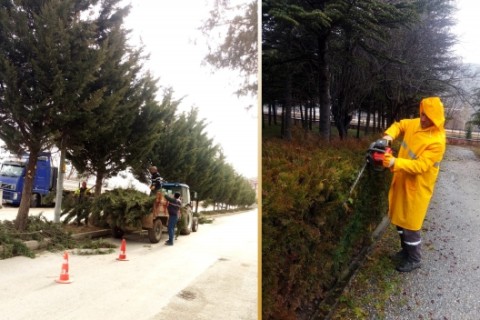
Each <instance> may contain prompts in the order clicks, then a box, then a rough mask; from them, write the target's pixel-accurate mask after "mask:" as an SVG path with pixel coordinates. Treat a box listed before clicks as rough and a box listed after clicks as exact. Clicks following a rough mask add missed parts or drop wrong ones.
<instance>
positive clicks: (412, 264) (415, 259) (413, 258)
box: [396, 244, 422, 272]
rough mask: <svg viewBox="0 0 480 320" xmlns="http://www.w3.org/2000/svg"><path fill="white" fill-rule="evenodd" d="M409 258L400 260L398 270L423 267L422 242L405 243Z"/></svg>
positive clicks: (407, 270)
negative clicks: (421, 261)
mask: <svg viewBox="0 0 480 320" xmlns="http://www.w3.org/2000/svg"><path fill="white" fill-rule="evenodd" d="M405 248H406V251H407V253H408V258H407V259H405V260H404V261H402V262H400V263H399V264H398V266H397V268H396V269H397V271H400V272H410V271H413V270H415V269H418V268H420V267H421V263H420V260H421V257H422V256H421V252H420V251H421V244H418V245H416V246H410V245H407V244H405Z"/></svg>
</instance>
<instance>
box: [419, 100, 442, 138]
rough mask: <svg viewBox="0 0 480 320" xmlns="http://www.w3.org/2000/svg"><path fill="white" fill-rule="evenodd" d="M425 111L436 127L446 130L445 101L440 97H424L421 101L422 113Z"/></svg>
mask: <svg viewBox="0 0 480 320" xmlns="http://www.w3.org/2000/svg"><path fill="white" fill-rule="evenodd" d="M422 112H424V113H425V114H426V115H427V117H428V118H429V119H430V120H432V122H433V124H434V125H435V127H437V128H438V129H439V130H441V131H443V130H444V127H443V126H444V124H445V116H444V110H443V103H442V101H441V100H440V98H439V97H429V98H425V99H422V101H421V102H420V114H422Z"/></svg>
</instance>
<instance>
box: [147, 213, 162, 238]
mask: <svg viewBox="0 0 480 320" xmlns="http://www.w3.org/2000/svg"><path fill="white" fill-rule="evenodd" d="M162 232H163V225H162V220H160V219H156V220H155V221H153V228H151V229H148V239H149V240H150V242H151V243H158V242H159V241H160V239H161V238H162Z"/></svg>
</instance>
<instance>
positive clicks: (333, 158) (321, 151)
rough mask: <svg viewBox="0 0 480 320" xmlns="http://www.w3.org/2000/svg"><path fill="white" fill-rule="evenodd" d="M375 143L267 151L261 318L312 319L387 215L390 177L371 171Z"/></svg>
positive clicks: (308, 143) (297, 145) (276, 144)
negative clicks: (368, 161) (368, 162)
mask: <svg viewBox="0 0 480 320" xmlns="http://www.w3.org/2000/svg"><path fill="white" fill-rule="evenodd" d="M369 143H370V141H358V140H349V141H347V142H340V141H337V142H333V143H331V144H328V145H326V144H325V145H322V144H319V142H318V141H312V140H308V139H302V140H301V141H300V140H296V141H291V142H285V141H282V140H277V139H268V140H265V141H263V144H262V149H263V151H262V152H263V153H262V166H263V168H262V300H263V301H262V304H263V305H262V313H263V319H276V320H281V319H298V318H302V315H306V314H308V313H311V312H312V310H313V308H315V307H316V306H318V305H319V303H320V302H322V300H323V299H324V298H325V296H326V294H327V293H328V292H329V290H331V289H332V288H333V287H334V286H335V284H336V283H337V281H338V279H339V277H340V275H341V274H342V272H343V271H344V270H346V268H347V267H348V265H349V264H350V263H351V261H352V260H353V259H354V258H355V257H356V256H357V255H358V253H359V252H360V250H361V249H362V248H364V247H365V246H366V245H368V244H369V243H370V241H371V240H370V239H371V233H372V231H373V230H374V229H375V227H376V226H377V225H378V223H379V222H380V221H381V219H382V217H383V216H384V215H385V214H386V212H387V192H388V186H389V182H390V179H391V174H390V173H389V172H387V171H384V172H373V171H371V170H366V171H365V174H364V175H363V177H362V179H361V180H360V182H359V184H358V185H357V187H356V189H355V191H354V193H353V194H352V196H351V197H348V193H349V191H350V187H351V185H352V184H353V182H354V180H355V178H356V176H357V174H358V172H359V170H360V168H361V167H362V165H363V164H364V161H365V152H366V149H367V148H368V145H369Z"/></svg>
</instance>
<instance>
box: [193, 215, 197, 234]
mask: <svg viewBox="0 0 480 320" xmlns="http://www.w3.org/2000/svg"><path fill="white" fill-rule="evenodd" d="M192 231H193V232H197V231H198V218H197V217H193V221H192Z"/></svg>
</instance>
